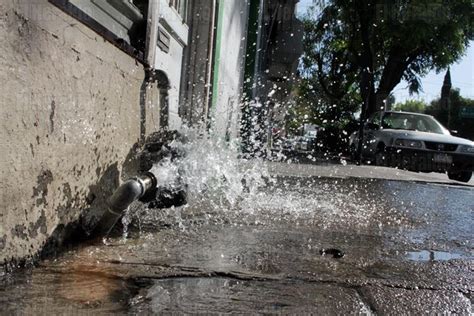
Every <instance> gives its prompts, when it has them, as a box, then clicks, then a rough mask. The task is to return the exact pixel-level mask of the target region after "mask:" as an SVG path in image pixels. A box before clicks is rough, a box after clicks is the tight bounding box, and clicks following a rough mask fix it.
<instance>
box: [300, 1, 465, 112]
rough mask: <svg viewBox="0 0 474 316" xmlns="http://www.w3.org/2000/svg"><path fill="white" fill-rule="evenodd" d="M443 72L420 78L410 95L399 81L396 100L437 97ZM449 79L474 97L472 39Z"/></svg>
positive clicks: (302, 10) (303, 6)
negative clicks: (420, 89) (416, 89)
mask: <svg viewBox="0 0 474 316" xmlns="http://www.w3.org/2000/svg"><path fill="white" fill-rule="evenodd" d="M312 2H313V1H312V0H301V1H300V2H299V4H298V9H297V10H298V14H304V13H305V12H306V11H307V10H308V8H309V7H310V6H311V4H312ZM444 75H445V72H442V73H439V74H437V73H436V72H435V71H432V72H430V73H429V74H427V75H426V76H425V77H423V78H421V83H422V87H423V92H420V93H419V94H414V95H412V96H410V94H409V92H408V89H407V83H406V82H401V83H400V84H399V85H398V86H397V87H395V89H394V90H393V94H394V96H395V98H396V102H404V101H406V100H413V99H414V100H424V101H426V102H428V103H429V102H431V101H432V100H434V99H436V98H439V96H440V94H441V87H442V86H443V79H444ZM451 80H452V83H453V88H458V89H460V91H461V95H462V96H463V97H465V98H470V99H474V41H472V42H471V45H470V47H469V48H468V49H467V52H466V55H465V56H464V57H463V58H462V59H461V60H460V61H459V62H458V63H456V64H454V65H452V66H451Z"/></svg>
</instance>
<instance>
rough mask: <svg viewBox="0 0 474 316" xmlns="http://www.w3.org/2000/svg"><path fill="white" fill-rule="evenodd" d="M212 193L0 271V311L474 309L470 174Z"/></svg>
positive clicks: (307, 181)
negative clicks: (232, 195) (234, 201)
mask: <svg viewBox="0 0 474 316" xmlns="http://www.w3.org/2000/svg"><path fill="white" fill-rule="evenodd" d="M277 169H278V168H277ZM215 202H216V201H212V200H209V199H202V200H200V201H199V202H196V203H193V205H192V206H188V207H185V208H179V209H174V210H167V211H157V210H148V211H146V212H144V213H143V212H142V213H141V216H140V220H139V221H137V220H136V221H135V223H134V226H135V230H133V231H132V232H131V233H130V236H129V238H128V239H123V238H121V237H117V238H110V239H109V240H107V242H106V244H104V243H103V242H97V243H91V244H89V245H83V246H81V247H79V248H76V249H73V250H71V251H69V252H66V253H64V254H62V255H61V256H60V257H59V258H57V259H51V260H46V261H44V262H42V263H41V264H40V266H39V267H37V268H35V269H30V270H27V271H21V272H18V273H15V274H13V275H7V276H3V277H2V281H1V283H0V306H2V310H3V312H2V313H6V314H12V313H13V314H16V313H18V314H46V313H48V314H61V313H63V314H64V313H66V314H71V313H76V314H77V313H78V314H101V313H104V314H106V313H119V314H121V313H123V314H127V313H129V314H144V315H145V314H150V313H155V314H157V313H176V312H177V313H182V312H193V313H244V314H248V313H255V312H258V313H270V314H274V313H275V314H278V313H284V314H304V313H313V314H360V313H364V314H380V315H399V314H406V313H409V314H433V313H456V314H462V315H468V314H472V293H473V290H474V286H473V284H474V282H473V276H474V273H473V270H474V261H473V259H474V252H473V249H474V248H473V242H474V238H473V234H472V227H474V225H473V224H474V217H473V214H474V189H473V188H472V187H467V186H453V185H449V184H429V183H423V182H411V181H393V180H384V179H377V180H371V179H363V178H325V177H324V178H317V177H312V176H311V177H310V176H306V177H299V178H295V177H286V176H280V177H278V178H277V180H276V182H275V183H273V184H272V185H270V186H269V187H268V188H266V189H265V190H264V191H263V192H261V193H259V194H258V195H256V196H253V197H252V198H251V199H248V200H242V201H241V202H240V203H239V204H238V205H235V206H232V207H231V206H225V205H221V204H219V203H215ZM216 205H217V206H218V207H216ZM219 206H220V207H219ZM137 227H139V228H140V230H138V229H136V228H137ZM322 249H326V250H327V249H337V250H339V251H341V252H343V253H344V256H343V257H342V258H334V257H333V256H332V255H331V254H330V252H329V253H326V254H325V255H322V252H321V250H322Z"/></svg>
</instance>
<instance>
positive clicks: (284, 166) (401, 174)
mask: <svg viewBox="0 0 474 316" xmlns="http://www.w3.org/2000/svg"><path fill="white" fill-rule="evenodd" d="M267 165H268V168H269V170H270V172H271V173H272V174H275V175H280V176H292V177H295V176H296V177H322V178H372V179H382V180H393V181H412V182H425V183H438V184H447V185H461V186H470V187H474V177H473V178H472V179H471V181H470V182H469V183H462V182H457V181H454V180H450V179H449V178H448V176H447V175H446V174H442V173H434V172H433V173H417V172H411V171H406V170H400V169H395V168H387V167H378V166H368V165H362V166H357V165H355V164H351V163H347V165H344V164H342V163H340V164H336V163H335V162H334V160H333V161H324V160H318V161H316V162H314V163H311V164H302V163H285V162H267Z"/></svg>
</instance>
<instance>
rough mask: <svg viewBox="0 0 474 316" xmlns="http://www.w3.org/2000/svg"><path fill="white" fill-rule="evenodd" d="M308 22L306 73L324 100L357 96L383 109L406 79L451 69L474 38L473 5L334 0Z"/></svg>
mask: <svg viewBox="0 0 474 316" xmlns="http://www.w3.org/2000/svg"><path fill="white" fill-rule="evenodd" d="M317 4H318V9H315V10H314V11H313V12H312V13H311V14H308V16H307V17H306V18H305V19H304V21H303V23H304V29H305V37H304V43H303V44H304V56H303V60H302V71H301V73H302V75H303V77H304V78H305V79H306V80H308V81H310V82H311V85H313V86H315V87H316V86H317V87H318V89H320V91H321V92H320V93H321V94H324V99H328V100H330V103H334V102H335V101H334V100H341V99H344V98H346V96H347V94H352V95H351V97H352V98H354V96H353V94H354V92H356V93H357V94H358V98H356V99H359V100H363V101H367V102H368V110H369V112H373V111H376V110H378V109H379V108H380V106H382V105H383V102H384V101H385V100H386V99H387V97H388V96H389V95H390V92H391V91H392V90H393V88H394V87H395V86H396V85H398V83H400V81H401V80H402V79H404V80H406V81H407V82H408V83H409V88H410V91H411V92H418V91H420V90H421V89H422V87H421V84H420V77H422V76H424V75H426V74H427V73H428V72H429V71H431V70H442V69H446V68H447V67H448V66H449V65H451V64H452V63H454V62H456V61H458V60H460V58H461V57H462V56H463V55H464V54H465V51H466V48H467V47H468V44H469V41H470V40H473V39H474V36H473V35H474V24H473V19H472V16H473V14H474V10H473V3H472V1H471V0H456V1H443V0H398V1H393V0H328V1H317Z"/></svg>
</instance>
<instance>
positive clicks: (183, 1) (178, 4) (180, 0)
mask: <svg viewBox="0 0 474 316" xmlns="http://www.w3.org/2000/svg"><path fill="white" fill-rule="evenodd" d="M170 7H173V8H175V9H176V11H178V13H179V15H181V17H182V18H183V19H184V20H185V19H186V16H187V10H188V0H170Z"/></svg>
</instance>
